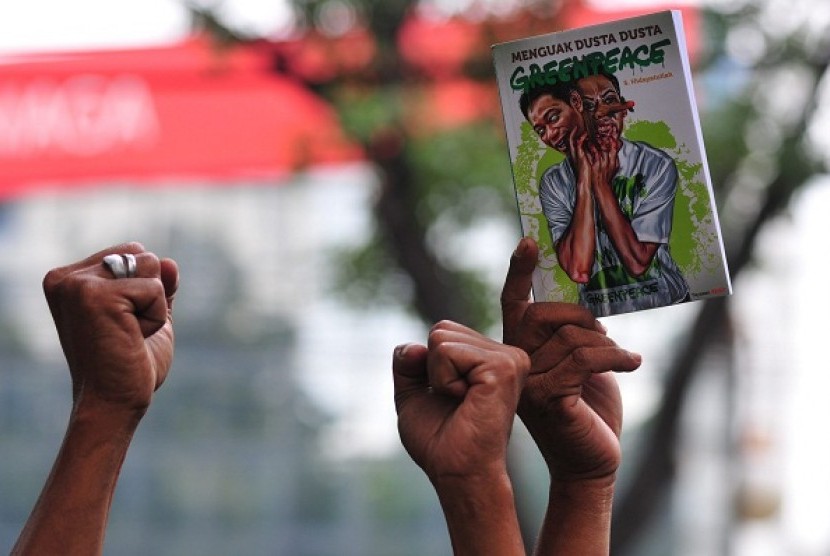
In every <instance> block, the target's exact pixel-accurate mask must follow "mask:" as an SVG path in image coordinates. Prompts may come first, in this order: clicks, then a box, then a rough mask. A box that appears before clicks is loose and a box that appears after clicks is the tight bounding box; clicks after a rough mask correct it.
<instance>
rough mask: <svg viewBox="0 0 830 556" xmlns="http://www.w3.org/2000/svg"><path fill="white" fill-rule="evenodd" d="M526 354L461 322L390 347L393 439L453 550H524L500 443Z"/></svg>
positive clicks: (498, 555) (481, 555)
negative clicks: (418, 476) (422, 476)
mask: <svg viewBox="0 0 830 556" xmlns="http://www.w3.org/2000/svg"><path fill="white" fill-rule="evenodd" d="M529 366H530V362H529V359H528V357H527V355H526V354H525V353H524V352H522V351H521V350H519V349H516V348H514V347H510V346H505V345H503V344H500V343H498V342H495V341H493V340H491V339H489V338H485V337H484V336H482V335H480V334H478V333H477V332H475V331H473V330H470V329H469V328H466V327H464V326H462V325H459V324H456V323H453V322H449V321H444V322H440V323H438V324H437V325H435V326H434V327H433V329H432V331H431V332H430V335H429V345H428V347H427V346H422V345H417V344H408V345H404V346H399V347H398V348H397V349H396V350H395V355H394V361H393V372H394V381H395V406H396V408H397V411H398V430H399V432H400V436H401V442H402V443H403V445H404V447H405V448H406V450H407V452H408V453H409V455H410V456H411V457H412V459H413V460H414V461H415V463H417V464H418V465H419V466H420V467H421V468H422V469H423V470H424V472H425V473H426V475H427V477H429V480H430V481H431V482H432V484H433V486H434V487H435V490H436V492H437V494H438V498H439V500H440V502H441V507H442V509H443V510H444V515H445V518H446V521H447V528H448V530H449V534H450V540H451V542H452V546H453V552H454V553H455V554H456V555H469V556H488V555H492V556H511V555H518V554H524V546H523V542H522V538H521V533H520V532H519V524H518V519H517V517H516V507H515V502H514V499H513V487H512V485H511V483H510V479H509V477H508V474H507V443H508V440H509V438H510V431H511V429H512V424H513V419H514V414H515V411H516V405H517V403H518V401H519V395H520V393H521V390H522V385H523V384H524V380H525V378H526V376H527V372H528V368H529Z"/></svg>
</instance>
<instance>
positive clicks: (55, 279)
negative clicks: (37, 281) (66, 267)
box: [43, 268, 64, 296]
mask: <svg viewBox="0 0 830 556" xmlns="http://www.w3.org/2000/svg"><path fill="white" fill-rule="evenodd" d="M63 276H64V272H63V268H53V269H52V270H50V271H49V272H47V273H46V275H45V276H44V277H43V291H44V292H45V293H46V295H47V296H49V295H52V294H54V292H55V290H56V289H57V288H58V285H59V284H60V283H61V280H63Z"/></svg>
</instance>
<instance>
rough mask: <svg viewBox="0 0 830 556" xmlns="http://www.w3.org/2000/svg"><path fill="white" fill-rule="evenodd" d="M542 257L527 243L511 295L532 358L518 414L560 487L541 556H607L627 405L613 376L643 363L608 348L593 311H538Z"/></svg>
mask: <svg viewBox="0 0 830 556" xmlns="http://www.w3.org/2000/svg"><path fill="white" fill-rule="evenodd" d="M537 256H538V249H537V247H536V244H535V243H534V242H533V241H532V240H531V239H529V238H525V239H523V240H522V241H521V242H520V243H519V246H518V247H517V249H516V252H515V253H514V255H513V257H512V259H511V261H510V269H509V271H508V274H507V279H506V280H505V285H504V290H503V291H502V312H503V318H504V340H505V343H507V344H511V345H515V346H518V347H520V348H522V349H523V350H524V351H525V352H527V353H528V354H529V355H530V357H531V370H530V375H529V377H528V379H527V381H526V384H525V387H524V389H523V391H522V396H521V400H520V402H519V406H518V414H519V416H520V417H521V419H522V421H523V422H524V424H525V426H526V427H527V429H528V431H529V432H530V434H531V436H532V437H533V439H534V441H535V442H536V444H537V446H538V447H539V450H540V451H541V453H542V456H543V457H544V459H545V462H546V463H547V466H548V470H549V472H550V479H551V482H550V490H549V504H548V509H547V513H546V515H545V519H544V522H543V524H542V528H541V531H540V534H539V538H538V541H537V543H536V549H535V554H537V555H539V556H541V555H545V556H553V555H571V554H579V555H580V556H602V555H607V554H608V549H609V542H610V528H611V503H612V501H613V494H614V485H615V480H616V471H617V468H618V466H619V464H620V459H621V453H620V444H619V439H618V436H619V432H620V426H621V423H622V405H621V402H620V395H619V390H618V388H617V384H616V381H615V379H614V377H613V375H611V374H608V373H606V371H610V370H614V371H631V370H634V369H636V368H637V367H639V365H640V357H639V355H636V354H633V353H630V352H628V351H626V350H624V349H621V348H620V347H618V346H617V345H616V344H615V343H614V342H613V341H612V340H611V339H609V338H608V337H607V336H606V335H605V329H604V327H603V326H602V325H601V324H600V323H599V322H598V321H597V320H596V319H595V318H594V317H593V316H592V315H591V314H590V312H589V311H588V310H587V309H585V308H584V307H581V306H579V305H575V304H563V303H530V302H529V301H528V297H529V294H530V284H531V274H532V271H533V267H534V266H535V263H536V257H537Z"/></svg>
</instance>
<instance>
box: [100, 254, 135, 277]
mask: <svg viewBox="0 0 830 556" xmlns="http://www.w3.org/2000/svg"><path fill="white" fill-rule="evenodd" d="M103 265H104V266H105V267H107V268H108V269H109V270H110V272H112V275H113V276H114V277H115V278H116V279H119V278H133V277H134V276H135V275H136V269H137V266H138V265H137V264H136V259H135V255H133V254H132V253H125V254H123V255H119V254H112V255H107V256H105V257H104V260H103Z"/></svg>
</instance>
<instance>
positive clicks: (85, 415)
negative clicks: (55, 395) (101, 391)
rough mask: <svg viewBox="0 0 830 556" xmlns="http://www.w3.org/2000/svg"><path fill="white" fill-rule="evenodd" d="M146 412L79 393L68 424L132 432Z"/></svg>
mask: <svg viewBox="0 0 830 556" xmlns="http://www.w3.org/2000/svg"><path fill="white" fill-rule="evenodd" d="M146 412H147V409H146V408H134V407H129V406H126V405H123V404H119V403H116V402H111V401H107V400H102V399H100V398H99V397H97V396H94V395H89V394H86V393H81V395H80V396H78V397H77V399H76V400H75V402H74V403H73V404H72V413H71V415H70V419H69V424H70V426H75V427H77V426H81V427H85V426H89V427H91V428H93V427H95V428H100V429H104V430H109V431H118V430H121V431H123V432H125V433H129V434H132V432H134V431H135V429H136V428H137V427H138V424H139V423H140V422H141V419H142V418H143V417H144V414H145V413H146Z"/></svg>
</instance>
